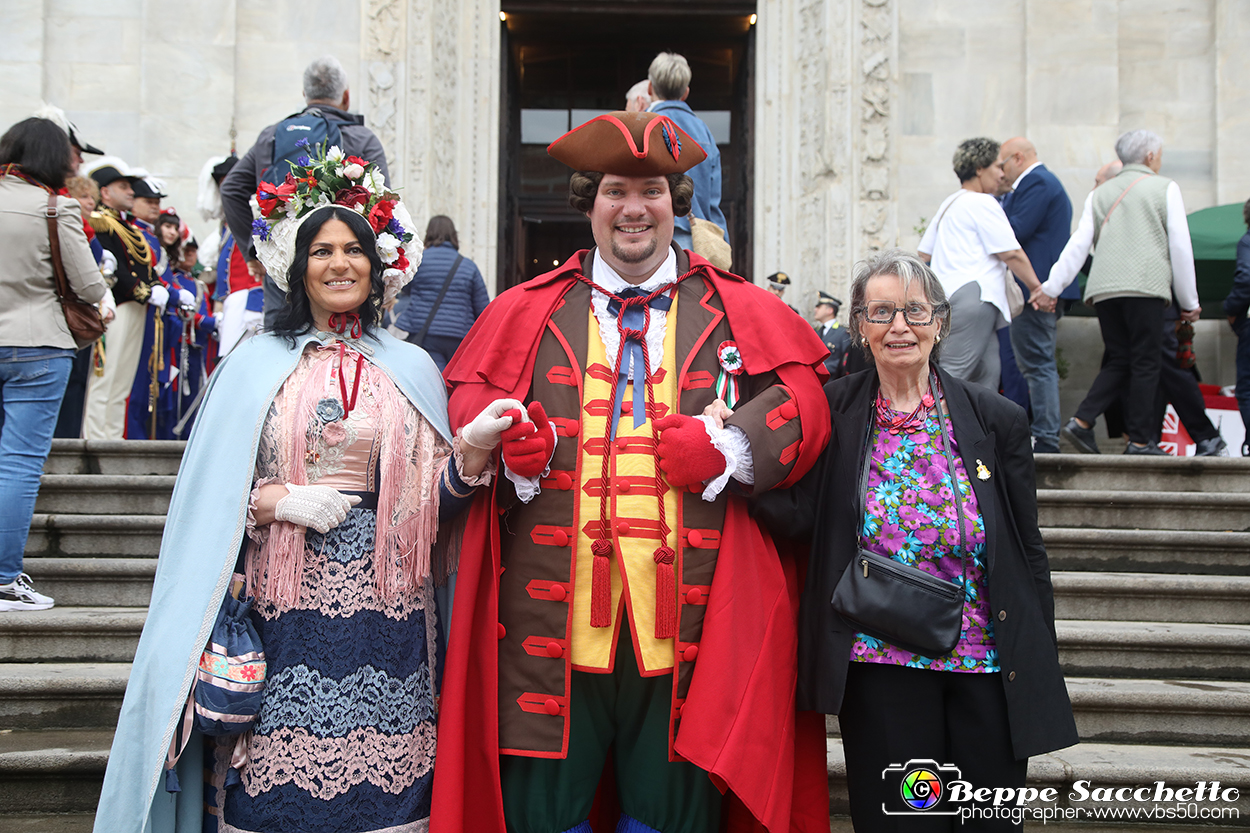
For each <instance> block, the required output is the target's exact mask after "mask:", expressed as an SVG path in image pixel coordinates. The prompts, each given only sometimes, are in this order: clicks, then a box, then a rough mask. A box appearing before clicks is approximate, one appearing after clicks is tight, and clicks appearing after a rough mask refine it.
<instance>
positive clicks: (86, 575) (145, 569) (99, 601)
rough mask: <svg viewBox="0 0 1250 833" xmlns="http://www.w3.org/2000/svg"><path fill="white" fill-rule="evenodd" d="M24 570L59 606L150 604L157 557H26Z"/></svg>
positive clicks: (132, 605)
mask: <svg viewBox="0 0 1250 833" xmlns="http://www.w3.org/2000/svg"><path fill="white" fill-rule="evenodd" d="M23 569H24V570H25V571H26V572H27V573H28V574H30V577H31V580H32V581H34V583H35V586H36V587H38V588H39V590H40V592H43V593H47V594H48V595H49V596H51V597H52V598H54V599H56V604H57V607H58V608H74V607H147V606H148V603H149V602H150V601H151V598H152V579H153V578H154V577H155V575H156V559H155V558H27V559H26V560H25V566H24V567H23Z"/></svg>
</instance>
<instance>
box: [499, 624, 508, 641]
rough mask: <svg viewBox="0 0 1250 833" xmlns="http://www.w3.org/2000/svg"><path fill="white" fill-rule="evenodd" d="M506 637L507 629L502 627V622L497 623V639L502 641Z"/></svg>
mask: <svg viewBox="0 0 1250 833" xmlns="http://www.w3.org/2000/svg"><path fill="white" fill-rule="evenodd" d="M507 635H508V629H507V628H505V627H504V626H503V622H500V623H499V638H500V639H503V638H504V637H505V636H507Z"/></svg>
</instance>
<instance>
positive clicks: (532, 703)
mask: <svg viewBox="0 0 1250 833" xmlns="http://www.w3.org/2000/svg"><path fill="white" fill-rule="evenodd" d="M548 152H549V153H550V154H551V155H552V156H553V157H555V158H556V159H558V160H560V161H562V162H564V163H565V164H567V165H569V166H570V167H571V168H573V169H574V170H575V171H576V173H574V174H573V176H572V178H571V180H570V198H569V199H570V203H571V204H572V205H573V206H574V207H575V208H576V209H577V210H579V211H582V212H584V213H586V214H587V216H588V217H589V218H590V221H591V226H592V230H593V232H594V237H595V242H596V248H595V249H594V250H591V251H579V252H577V253H576V254H574V255H573V256H572V257H571V258H570V259H569V260H568V262H566V263H565V264H564V265H563V266H561V267H560V268H558V269H556V270H554V271H552V272H549V273H547V274H545V275H542V276H540V277H538V278H536V279H534V280H532V281H530V282H528V283H526V284H524V285H522V286H519V287H516V288H514V289H512V290H510V291H508V292H505V293H503V294H502V295H500V296H499V298H497V299H496V300H495V301H494V302H493V303H492V304H491V305H490V306H489V307H487V309H486V311H485V312H484V313H483V315H482V316H481V317H480V318H479V319H478V321H477V323H476V325H475V326H474V327H473V329H472V330H471V331H470V333H469V335H468V336H467V337H466V339H465V341H464V343H463V345H462V347H461V349H460V350H459V352H458V353H457V354H456V356H455V357H454V358H453V359H452V361H451V363H450V364H449V365H448V367H447V371H446V374H445V376H446V379H447V383H448V386H449V388H450V390H451V396H450V406H449V407H450V411H451V421H452V423H453V426H454V427H456V428H458V427H460V426H462V425H463V424H464V423H465V422H467V421H468V420H469V419H471V418H472V417H473V416H474V415H475V414H477V413H479V412H480V411H481V410H482V408H483V407H484V405H485V404H487V403H489V402H491V401H493V400H495V399H498V398H504V397H510V398H514V399H517V400H519V401H520V402H523V403H527V406H528V408H527V410H528V413H527V414H522V413H520V412H519V411H518V412H517V413H516V414H514V425H513V428H512V429H509V431H510V434H507V435H505V442H504V445H503V452H502V460H501V466H502V468H503V470H504V471H503V474H504V475H505V477H501V478H499V479H498V481H497V483H498V485H497V486H496V487H494V488H493V489H491V490H490V491H483V492H482V493H481V494H480V495H479V498H478V500H477V502H476V503H475V505H474V507H473V509H472V510H471V512H470V515H469V517H468V520H467V524H466V529H465V532H464V542H463V549H462V554H461V557H460V564H459V574H458V579H457V584H456V591H455V600H454V615H453V617H452V621H451V630H450V636H449V649H448V655H447V663H446V669H445V675H444V682H443V689H442V696H441V716H440V724H439V741H438V758H437V760H438V764H437V768H436V776H435V781H434V805H433V813H432V816H431V829H432V830H434V831H436V833H443V831H446V833H452V832H453V831H455V833H459V831H474V833H476V832H477V831H482V833H488V832H489V833H503V831H504V830H505V829H506V830H509V831H518V833H564V831H573V832H574V833H589V831H591V830H596V831H601V833H606V831H607V830H611V829H612V825H616V830H618V831H626V832H627V833H635V831H636V832H637V833H648V831H655V830H658V831H664V833H716V831H718V830H721V829H728V830H767V831H769V833H782V831H822V832H823V831H827V830H828V792H827V783H826V776H825V755H824V751H825V746H824V731H823V729H824V724H823V720H822V719H821V718H820V716H814V715H811V714H807V715H802V716H798V715H796V712H795V708H794V704H795V695H794V685H795V678H796V642H797V636H796V625H795V620H796V613H797V609H798V594H797V579H796V576H795V568H794V564H793V561H792V560H791V559H789V558H783V557H782V556H780V555H779V554H778V552H777V548H776V547H775V546H774V544H773V542H772V540H771V539H770V537H769V535H768V533H767V532H765V531H764V530H762V529H761V528H760V527H758V526H757V525H756V523H755V522H754V521H753V520H752V519H751V517H750V516H749V513H748V511H747V498H748V497H749V496H750V495H751V494H754V493H757V492H759V491H763V490H766V489H771V488H778V487H781V488H784V487H787V486H789V485H791V484H793V483H794V482H796V481H797V480H798V479H799V478H800V477H801V476H802V475H803V474H805V473H806V472H807V470H808V469H809V468H811V466H812V464H813V463H814V462H815V460H816V458H817V456H818V455H819V453H820V451H821V449H822V448H823V447H824V445H825V444H826V442H827V441H828V438H829V430H830V420H829V413H828V407H827V404H826V400H825V397H824V395H823V393H822V391H821V383H822V381H823V378H824V375H825V373H824V368H823V364H822V361H823V359H824V357H825V355H826V354H827V350H826V349H825V347H824V345H823V344H822V343H821V342H820V340H819V339H818V338H816V336H815V334H814V333H813V331H812V329H811V327H810V326H808V325H806V323H805V322H803V321H802V320H801V319H799V318H798V317H797V316H795V315H794V313H793V312H792V311H791V310H790V309H789V308H787V307H786V306H785V305H784V304H782V303H781V302H780V301H778V300H777V299H776V298H774V297H773V296H771V295H769V294H768V293H767V292H765V291H764V290H762V289H759V288H757V287H755V286H753V285H751V284H749V283H747V282H746V281H744V280H743V279H742V278H739V277H737V276H734V275H730V274H728V273H725V272H721V271H719V270H717V269H716V268H715V267H713V266H712V265H711V264H709V263H708V262H707V261H705V260H704V259H702V258H701V257H699V256H698V255H696V254H694V253H692V252H688V251H685V250H682V249H680V248H678V247H676V246H673V245H672V233H673V219H674V217H675V216H681V215H684V214H685V213H686V212H688V211H689V208H690V197H691V194H692V186H691V184H690V179H689V178H688V177H686V176H685V175H684V173H683V172H684V171H685V170H688V169H689V168H690V167H691V166H693V165H695V164H698V163H699V162H700V161H702V159H703V158H704V156H705V154H704V153H703V150H702V148H700V147H699V146H698V145H697V144H696V143H695V142H694V141H693V140H692V139H691V138H690V137H689V136H688V135H686V134H685V133H684V132H683V131H681V129H680V128H679V127H677V126H676V125H675V124H674V123H673V122H672V121H671V120H669V119H667V118H665V117H663V116H660V115H657V114H653V113H623V112H621V113H612V114H608V115H605V116H601V117H599V118H597V119H593V120H592V121H590V122H588V123H586V124H585V125H582V126H581V127H579V128H577V129H575V130H573V131H570V132H569V133H568V134H566V135H565V136H563V137H562V138H560V139H558V140H557V141H556V142H554V143H553V144H552V145H551V147H549V148H548ZM800 718H802V719H800ZM596 796H598V800H597V803H595V802H596ZM592 803H593V804H594V807H593V808H592ZM617 808H619V813H620V815H619V821H618V818H617V817H616V813H617ZM592 816H594V821H593V823H592V821H591V817H592Z"/></svg>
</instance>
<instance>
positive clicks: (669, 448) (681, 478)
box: [655, 414, 725, 489]
mask: <svg viewBox="0 0 1250 833" xmlns="http://www.w3.org/2000/svg"><path fill="white" fill-rule="evenodd" d="M655 427H656V428H658V429H659V431H660V444H659V446H658V447H657V448H656V453H658V454H659V456H660V470H661V471H663V472H664V476H665V477H666V478H667V479H668V482H669V484H670V485H672V486H675V487H676V488H678V489H683V488H685V487H687V486H692V485H694V484H696V483H704V482H705V481H708V480H712V479H713V478H716V477H719V476H720V475H721V474H724V472H725V455H724V454H721V453H720V452H719V451H717V450H716V447H715V446H713V445H712V439H711V437H709V436H708V435H707V430H706V429H705V428H704V427H703V423H702V422H700V421H699V420H697V419H695V418H694V417H690V416H686V415H685V414H670V415H668V416H666V417H664V419H661V420H659V421H657V422H656V423H655Z"/></svg>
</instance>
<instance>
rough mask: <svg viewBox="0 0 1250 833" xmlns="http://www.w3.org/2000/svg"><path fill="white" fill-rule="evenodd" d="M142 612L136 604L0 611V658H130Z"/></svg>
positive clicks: (8, 659) (135, 644)
mask: <svg viewBox="0 0 1250 833" xmlns="http://www.w3.org/2000/svg"><path fill="white" fill-rule="evenodd" d="M146 617H147V608H137V607H54V608H52V609H51V610H37V611H31V612H24V613H0V662H22V663H25V662H30V663H34V662H88V663H97V662H130V661H131V660H132V659H133V658H134V655H135V648H136V647H137V646H138V644H139V634H140V632H142V630H143V620H144V619H145V618H146Z"/></svg>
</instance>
